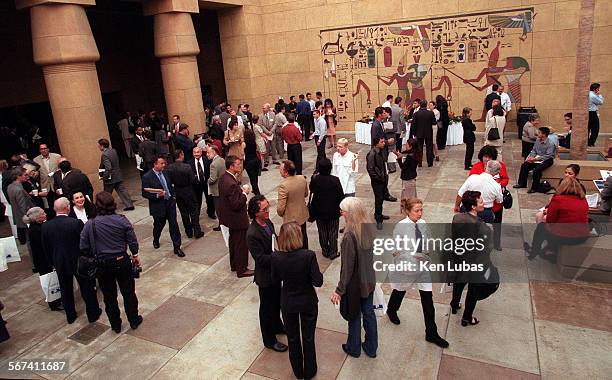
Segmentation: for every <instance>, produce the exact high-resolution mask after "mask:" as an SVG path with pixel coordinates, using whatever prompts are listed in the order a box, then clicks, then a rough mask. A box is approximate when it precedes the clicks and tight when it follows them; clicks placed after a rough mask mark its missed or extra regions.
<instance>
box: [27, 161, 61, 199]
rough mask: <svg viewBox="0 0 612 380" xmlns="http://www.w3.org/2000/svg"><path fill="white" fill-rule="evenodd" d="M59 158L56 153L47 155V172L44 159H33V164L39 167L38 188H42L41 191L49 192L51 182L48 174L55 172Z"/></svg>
mask: <svg viewBox="0 0 612 380" xmlns="http://www.w3.org/2000/svg"><path fill="white" fill-rule="evenodd" d="M61 157H62V156H60V155H59V154H57V153H49V170H47V167H46V166H45V164H44V162H45V159H44V158H43V156H42V155H39V156H36V157H35V158H34V162H36V163H37V164H38V165H40V168H39V169H38V172H39V173H40V187H41V188H42V190H46V191H49V190H51V188H52V186H53V180H52V179H51V178H50V177H49V173H53V172H54V171H56V170H57V165H58V162H59V159H60V158H61Z"/></svg>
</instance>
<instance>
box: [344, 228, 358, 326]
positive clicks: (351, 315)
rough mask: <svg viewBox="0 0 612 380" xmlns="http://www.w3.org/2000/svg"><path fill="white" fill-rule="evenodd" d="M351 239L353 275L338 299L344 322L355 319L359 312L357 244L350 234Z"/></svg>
mask: <svg viewBox="0 0 612 380" xmlns="http://www.w3.org/2000/svg"><path fill="white" fill-rule="evenodd" d="M351 238H352V239H353V240H354V242H355V247H357V252H355V264H354V266H353V274H352V275H351V279H350V281H349V283H348V284H347V285H346V289H345V291H344V294H343V295H342V297H340V315H342V318H344V319H345V320H346V321H352V320H353V319H355V318H356V317H357V316H358V315H359V313H360V311H361V284H360V282H361V281H360V278H359V271H358V269H359V243H358V242H357V239H356V238H355V236H353V235H352V234H351Z"/></svg>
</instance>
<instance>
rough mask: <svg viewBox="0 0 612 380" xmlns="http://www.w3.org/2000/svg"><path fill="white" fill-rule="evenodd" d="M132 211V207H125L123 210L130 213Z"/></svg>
mask: <svg viewBox="0 0 612 380" xmlns="http://www.w3.org/2000/svg"><path fill="white" fill-rule="evenodd" d="M132 210H134V206H132V207H126V208H124V209H123V211H132Z"/></svg>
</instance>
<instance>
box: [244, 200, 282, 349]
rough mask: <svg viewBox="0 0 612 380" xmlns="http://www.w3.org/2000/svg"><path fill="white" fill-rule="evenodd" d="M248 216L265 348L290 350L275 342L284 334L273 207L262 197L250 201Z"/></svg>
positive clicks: (250, 245) (248, 235)
mask: <svg viewBox="0 0 612 380" xmlns="http://www.w3.org/2000/svg"><path fill="white" fill-rule="evenodd" d="M248 213H249V217H250V218H251V220H252V222H251V224H250V225H249V229H248V230H247V245H248V247H249V252H251V256H253V260H254V261H255V283H256V284H257V286H258V287H259V327H260V329H261V337H262V339H263V344H264V346H265V347H267V348H269V349H271V350H274V351H276V352H284V351H287V346H286V345H284V344H283V343H281V342H279V341H278V340H276V334H283V333H284V332H285V328H284V326H283V321H281V318H280V314H281V305H280V304H281V284H280V281H273V280H272V276H271V275H270V271H271V270H270V258H271V257H272V241H273V239H274V238H275V236H276V234H275V232H274V224H272V221H271V220H270V204H269V203H268V200H267V199H266V197H264V196H263V195H256V196H254V197H253V198H251V199H250V200H249V206H248Z"/></svg>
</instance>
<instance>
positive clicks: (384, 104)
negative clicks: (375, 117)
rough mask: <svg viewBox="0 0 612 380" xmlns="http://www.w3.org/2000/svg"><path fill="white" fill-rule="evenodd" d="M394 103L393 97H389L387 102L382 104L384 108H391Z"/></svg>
mask: <svg viewBox="0 0 612 380" xmlns="http://www.w3.org/2000/svg"><path fill="white" fill-rule="evenodd" d="M392 101H393V95H387V100H386V101H385V102H384V103H383V104H382V106H381V107H382V108H387V107H391V102H392Z"/></svg>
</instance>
